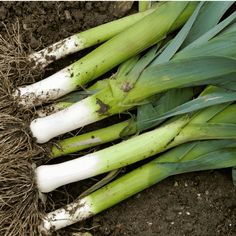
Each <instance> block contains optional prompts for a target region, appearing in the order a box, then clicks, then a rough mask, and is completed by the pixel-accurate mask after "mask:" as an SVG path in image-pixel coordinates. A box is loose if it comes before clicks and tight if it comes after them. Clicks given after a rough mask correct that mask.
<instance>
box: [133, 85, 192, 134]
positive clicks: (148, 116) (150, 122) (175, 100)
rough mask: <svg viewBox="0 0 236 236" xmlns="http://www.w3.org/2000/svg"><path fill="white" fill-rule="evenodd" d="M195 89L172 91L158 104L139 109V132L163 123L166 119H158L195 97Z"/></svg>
mask: <svg viewBox="0 0 236 236" xmlns="http://www.w3.org/2000/svg"><path fill="white" fill-rule="evenodd" d="M194 94H195V93H194V89H193V88H183V89H172V90H169V91H167V92H165V93H164V94H163V95H162V96H161V97H160V98H159V99H158V100H157V101H156V102H153V103H149V104H145V105H142V106H139V107H138V111H137V130H138V131H139V132H141V131H143V130H147V129H150V128H152V127H154V126H157V125H159V124H160V123H162V122H163V121H164V120H165V118H164V119H158V120H157V119H156V118H158V117H160V116H162V115H163V114H165V113H166V112H168V111H170V110H171V109H173V108H175V107H176V106H179V105H180V104H183V103H185V102H186V101H189V100H190V99H192V98H193V96H194Z"/></svg>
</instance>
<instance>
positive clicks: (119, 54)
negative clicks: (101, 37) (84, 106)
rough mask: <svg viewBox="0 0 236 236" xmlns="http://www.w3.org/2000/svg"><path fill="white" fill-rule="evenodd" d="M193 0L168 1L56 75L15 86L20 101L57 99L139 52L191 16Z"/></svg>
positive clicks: (40, 101) (25, 103) (33, 101)
mask: <svg viewBox="0 0 236 236" xmlns="http://www.w3.org/2000/svg"><path fill="white" fill-rule="evenodd" d="M196 5H197V4H196V3H187V2H167V3H166V4H162V5H161V6H160V7H158V8H157V9H156V10H154V11H153V12H152V13H151V14H149V15H147V16H146V17H144V18H143V19H142V20H141V21H138V22H137V23H136V24H133V25H132V27H129V28H128V29H126V30H124V31H123V32H121V33H120V34H118V35H116V36H115V37H113V38H112V39H110V40H109V41H107V42H106V43H104V44H102V45H101V46H99V47H98V48H96V49H95V50H94V51H92V52H91V53H89V54H88V55H86V56H85V57H83V58H82V59H80V60H79V61H77V62H75V63H74V64H72V65H70V66H69V67H66V68H64V69H63V70H61V71H59V72H57V73H56V74H54V75H52V76H50V77H48V78H46V79H44V80H42V81H39V82H38V83H35V84H33V85H29V86H26V87H21V88H18V91H16V93H15V96H16V98H17V97H19V99H20V100H21V104H23V105H25V106H32V105H34V106H35V105H37V104H40V103H43V102H45V101H50V100H54V99H57V98H59V97H61V96H63V95H65V94H67V93H69V92H72V91H74V90H76V89H78V88H81V87H83V86H84V85H85V84H87V83H88V82H90V81H92V80H94V79H96V78H97V77H99V76H100V75H102V74H104V73H105V72H107V71H109V70H110V69H112V68H114V67H115V66H117V65H118V64H120V63H121V62H123V61H125V60H127V59H128V58H130V57H131V56H133V55H136V54H138V53H139V52H141V51H143V50H144V49H146V48H148V47H150V46H151V45H153V44H155V43H156V42H158V41H160V40H162V39H163V38H165V37H166V35H167V34H168V33H169V32H171V31H173V30H175V29H177V28H179V27H180V26H181V25H182V24H183V23H184V22H185V21H186V19H187V18H188V17H189V15H191V13H192V12H193V10H194V8H195V6H196Z"/></svg>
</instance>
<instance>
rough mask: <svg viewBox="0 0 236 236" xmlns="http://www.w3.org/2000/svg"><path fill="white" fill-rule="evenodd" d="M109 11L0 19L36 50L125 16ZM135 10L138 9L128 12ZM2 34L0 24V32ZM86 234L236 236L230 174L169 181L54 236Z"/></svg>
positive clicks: (29, 5) (19, 10) (93, 8)
mask: <svg viewBox="0 0 236 236" xmlns="http://www.w3.org/2000/svg"><path fill="white" fill-rule="evenodd" d="M114 6H115V3H114V2H0V20H1V21H2V22H3V23H4V24H5V25H6V26H7V27H8V28H10V27H11V25H12V24H13V23H15V22H16V21H17V20H18V21H19V25H20V27H21V33H22V34H23V42H24V43H26V44H28V45H29V46H30V47H31V48H32V49H35V50H36V49H37V50H39V49H41V48H43V47H44V46H46V45H49V44H51V43H53V42H56V41H58V40H60V39H62V38H65V37H67V36H69V35H71V34H73V33H75V32H79V31H81V30H85V29H88V28H90V27H93V26H96V25H99V24H102V23H104V22H108V21H110V20H113V19H115V18H117V17H120V16H122V15H124V14H125V12H119V11H117V9H114ZM135 10H137V4H134V6H133V9H132V10H131V11H135ZM129 13H130V11H127V12H126V14H129ZM4 32H5V30H4V27H3V25H2V24H0V33H3V34H4ZM62 65H63V63H62ZM91 182H93V181H87V182H83V183H82V184H79V185H76V184H73V185H71V192H70V194H72V195H74V196H76V194H77V192H81V190H78V188H81V189H84V188H86V187H87V185H90V184H91ZM67 189H69V187H67ZM62 200H64V199H62ZM58 201H59V199H58ZM86 230H89V231H90V232H91V233H92V234H93V235H95V236H103V235H113V236H118V235H119V236H121V235H130V236H132V235H137V236H156V235H160V236H162V235H163V236H166V235H169V236H172V235H173V236H184V235H186V236H188V235H192V236H198V235H199V236H215V235H219V236H222V235H236V188H235V187H234V186H233V183H232V181H231V173H230V170H221V171H208V172H202V173H191V174H185V175H182V176H176V177H170V178H168V179H166V180H164V181H162V182H161V183H159V184H157V185H156V186H153V187H152V188H150V189H147V190H146V191H143V192H142V193H140V194H138V195H136V196H134V197H132V198H130V199H128V200H126V201H124V202H123V203H121V204H119V205H117V206H115V207H113V208H111V209H109V210H107V211H105V212H103V213H101V214H100V215H98V216H96V217H94V218H93V219H90V220H88V221H86V222H83V223H82V224H77V225H73V226H71V227H69V228H68V229H66V230H65V231H61V232H60V233H58V235H72V232H79V231H86Z"/></svg>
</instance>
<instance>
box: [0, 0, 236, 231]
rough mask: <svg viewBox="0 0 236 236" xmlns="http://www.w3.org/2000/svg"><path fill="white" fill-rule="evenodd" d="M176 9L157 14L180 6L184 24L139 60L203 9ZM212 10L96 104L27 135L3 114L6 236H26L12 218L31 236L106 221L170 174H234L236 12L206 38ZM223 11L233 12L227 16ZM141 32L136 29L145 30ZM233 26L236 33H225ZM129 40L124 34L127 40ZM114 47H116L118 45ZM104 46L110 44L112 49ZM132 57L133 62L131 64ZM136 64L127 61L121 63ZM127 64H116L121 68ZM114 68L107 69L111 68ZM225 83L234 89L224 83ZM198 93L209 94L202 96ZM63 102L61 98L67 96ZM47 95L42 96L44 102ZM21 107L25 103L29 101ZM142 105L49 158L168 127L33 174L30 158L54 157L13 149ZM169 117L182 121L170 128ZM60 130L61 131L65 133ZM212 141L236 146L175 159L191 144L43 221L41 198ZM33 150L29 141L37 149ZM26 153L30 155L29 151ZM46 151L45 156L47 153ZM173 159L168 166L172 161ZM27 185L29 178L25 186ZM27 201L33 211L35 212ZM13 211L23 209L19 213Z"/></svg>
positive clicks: (38, 123) (98, 96) (99, 94)
mask: <svg viewBox="0 0 236 236" xmlns="http://www.w3.org/2000/svg"><path fill="white" fill-rule="evenodd" d="M172 4H174V3H167V4H163V5H161V6H162V7H160V8H158V10H159V14H160V15H162V14H163V12H165V11H167V9H169V6H171V7H170V9H173V11H174V7H173V6H175V7H176V6H178V10H177V7H176V9H175V11H176V15H175V16H174V17H173V19H171V20H170V21H169V23H167V25H166V26H168V27H166V29H165V30H164V29H163V31H161V33H160V34H159V35H158V36H157V35H155V39H154V38H153V39H152V40H153V41H152V42H151V41H148V42H149V45H148V44H145V46H144V44H143V46H142V48H139V49H135V50H136V51H135V50H134V51H133V52H134V54H136V53H137V52H139V50H140V51H141V50H143V49H144V48H146V47H148V46H151V45H153V44H156V42H157V41H160V40H161V39H162V38H161V36H163V35H164V34H165V33H166V32H169V30H170V29H171V28H172V27H173V25H176V24H177V23H176V22H174V21H175V20H176V19H177V18H178V17H179V16H181V15H184V14H183V13H184V12H185V11H186V9H189V7H190V8H191V9H192V8H194V7H193V5H191V4H188V3H179V4H177V3H176V5H175V4H174V5H172ZM212 4H216V3H204V2H202V3H199V4H198V6H197V8H196V9H195V11H194V13H193V14H192V16H191V17H190V18H189V20H188V21H187V23H186V24H185V25H184V27H183V28H182V29H181V30H180V32H179V33H178V34H177V36H176V37H175V38H174V39H173V40H171V41H168V40H166V41H163V40H162V42H160V43H159V44H157V45H155V46H153V47H152V48H151V49H150V50H149V51H148V52H147V53H146V54H145V55H144V56H142V57H141V56H135V57H133V58H131V59H129V60H128V61H127V62H125V63H124V64H123V65H122V66H121V67H120V70H119V71H118V73H117V75H116V77H115V80H114V79H108V80H106V81H105V82H104V84H103V85H102V86H100V87H99V86H98V91H95V94H93V95H92V96H89V97H88V98H86V99H83V100H81V101H79V100H80V99H81V97H80V96H78V98H77V99H78V101H79V102H78V103H74V102H75V101H72V102H70V103H69V105H68V104H67V105H66V106H68V107H67V108H66V109H65V110H62V111H60V112H56V113H55V114H52V115H50V116H46V117H43V118H39V119H36V120H34V121H32V122H31V124H30V126H29V127H28V128H25V124H23V125H21V126H19V122H18V121H19V120H17V118H15V120H14V122H15V123H16V124H17V125H11V126H10V127H7V126H8V124H9V123H7V119H8V118H9V117H10V116H9V115H4V114H1V116H2V117H3V119H2V120H4V122H5V123H3V124H2V127H3V128H2V130H1V136H2V137H3V138H4V140H3V141H2V142H1V143H0V145H1V147H2V150H4V152H5V153H4V154H2V153H1V159H0V161H1V173H2V176H1V178H2V179H1V184H2V185H3V188H2V192H3V194H2V196H3V197H2V201H1V207H0V209H1V210H2V211H3V215H5V216H6V215H8V217H7V218H6V219H3V220H2V222H3V229H2V231H3V232H4V234H5V235H11V233H12V232H19V230H18V231H17V228H16V227H17V226H14V225H13V223H12V222H9V219H13V218H14V217H16V219H18V220H19V221H21V222H23V223H24V225H25V227H22V228H21V230H22V231H21V234H22V233H23V234H24V233H25V231H24V230H26V229H28V230H29V231H30V232H33V231H32V229H35V228H34V227H35V225H36V226H37V225H38V224H39V223H42V224H41V228H40V229H39V231H40V232H47V233H49V232H50V231H51V230H52V229H53V230H56V229H59V228H62V227H65V226H67V225H70V224H72V223H74V222H76V221H78V220H82V219H85V218H87V217H89V216H91V215H94V214H97V213H99V212H100V211H102V210H104V209H106V208H108V207H110V206H112V205H114V204H115V203H117V202H119V201H121V200H123V199H125V198H126V197H128V196H131V195H132V194H135V193H136V192H138V191H141V190H142V189H144V188H146V187H148V186H150V185H151V184H154V183H155V182H158V181H159V180H161V179H163V178H165V177H167V176H169V175H173V174H178V173H183V172H188V171H194V170H202V169H211V168H221V167H229V166H234V165H235V164H236V163H235V158H233V155H234V154H235V150H234V148H235V147H234V144H233V143H234V141H232V139H235V138H236V130H235V129H236V128H235V115H236V106H235V104H234V103H233V102H234V101H235V99H236V96H235V91H234V90H235V89H234V88H235V72H236V71H235V68H236V67H235V65H236V61H235V59H234V58H235V53H234V51H233V50H232V49H233V48H234V46H235V43H236V42H235V24H231V25H230V23H231V22H233V20H234V19H235V17H236V15H235V14H234V13H233V14H232V15H231V16H229V17H228V18H226V19H225V20H224V21H222V22H220V23H219V24H218V21H219V19H220V17H221V16H222V15H223V13H224V12H225V11H226V10H227V9H228V8H229V7H230V6H231V5H232V3H223V2H221V3H217V4H219V5H217V6H218V7H219V6H220V7H221V8H219V9H221V10H220V13H219V12H217V14H216V17H215V18H214V20H213V23H209V24H206V27H205V29H203V30H202V28H201V27H200V28H199V25H200V22H201V19H202V18H204V17H205V16H206V15H204V14H202V13H204V12H208V13H209V11H208V10H209V9H211V7H212ZM195 5H196V4H195ZM195 5H194V6H195ZM163 6H165V7H163ZM222 6H224V10H223V11H222ZM192 10H193V9H192ZM192 10H191V11H192ZM156 11H157V10H155V11H154V12H156ZM177 11H178V14H177ZM160 12H161V13H160ZM200 13H201V14H200ZM152 14H153V15H152ZM152 14H150V15H149V16H151V15H152V16H153V17H154V15H155V14H154V13H152ZM156 14H157V13H156ZM185 14H186V12H185ZM157 15H158V14H157ZM160 15H159V17H160ZM149 16H147V17H149ZM185 17H186V15H185ZM145 18H146V17H145ZM145 18H144V19H145ZM174 18H175V19H174ZM146 19H147V18H146ZM150 19H151V18H150ZM144 22H145V21H144ZM177 22H178V20H177ZM138 23H139V22H138ZM138 23H137V24H135V25H138ZM143 24H144V23H143ZM178 24H179V23H178ZM135 25H134V26H135ZM139 26H140V25H139ZM227 26H228V28H226V27H227ZM164 27H165V26H164ZM131 28H132V27H131ZM131 28H129V29H131ZM225 28H226V29H225ZM193 29H194V30H193ZM164 31H165V33H164ZM191 31H195V33H194V34H192V35H191V34H190V33H191ZM124 32H126V31H124ZM124 32H123V33H121V34H120V35H124ZM155 34H156V33H155ZM119 37H121V36H119V35H118V36H116V37H115V38H113V40H114V41H115V39H117V38H119ZM122 37H124V36H122ZM122 37H121V38H122ZM225 40H228V44H227V45H225ZM114 41H112V40H111V42H114ZM108 42H109V41H108ZM163 44H164V46H163ZM104 45H109V43H108V44H104ZM223 45H224V46H223ZM105 47H106V46H104V48H105ZM98 49H99V48H98ZM222 49H223V50H222ZM99 50H102V49H99ZM99 50H98V51H99ZM177 51H178V52H177ZM176 52H177V53H176ZM175 53H176V54H175ZM132 55H133V54H132V53H131V54H130V55H129V56H128V57H130V56H132ZM128 57H125V56H124V57H122V61H123V60H125V59H127V58H128ZM88 58H89V57H88ZM81 60H83V59H81ZM86 60H87V59H86ZM120 62H121V61H119V62H118V61H116V63H118V64H119V63H120ZM113 65H115V64H113ZM108 67H109V66H107V67H106V68H107V69H108ZM104 68H105V67H104ZM109 68H110V67H109ZM199 68H200V70H199ZM101 71H103V69H101ZM101 71H100V72H101ZM124 71H125V73H124ZM64 72H65V71H64ZM64 72H63V73H64ZM77 72H78V71H77ZM103 72H104V71H103ZM103 72H102V73H103ZM85 74H86V73H85ZM97 75H98V74H97ZM97 75H96V76H97ZM96 76H95V77H96ZM95 77H93V76H92V77H84V78H85V79H84V82H88V81H89V80H90V79H91V78H95ZM81 78H82V77H81ZM226 80H227V82H225V81H226ZM46 81H50V80H46ZM73 81H74V80H73ZM39 83H40V82H39ZM42 83H44V82H42ZM46 83H47V82H46ZM50 83H51V82H50ZM50 83H49V84H50ZM208 84H213V85H217V86H218V87H211V86H209V87H207V88H206V89H205V90H204V91H203V92H202V93H201V94H200V96H198V97H197V98H196V99H194V100H191V99H192V97H193V96H197V94H198V92H199V91H195V90H194V89H192V88H183V87H193V86H197V85H208ZM38 85H39V84H37V86H38ZM77 85H78V84H77ZM33 86H34V85H33ZM33 86H32V87H33ZM32 87H31V88H32ZM95 87H96V86H95ZM220 87H224V88H220ZM28 88H29V87H28ZM74 88H75V85H74V87H73V88H72V89H69V90H68V91H67V92H69V91H72V90H73V89H74ZM177 88H178V89H177ZM180 88H181V89H180ZM199 89H200V91H201V88H199ZM19 91H20V92H21V91H22V90H21V89H20V90H19ZM25 91H26V90H25ZM40 91H42V90H40ZM62 94H64V93H62ZM62 94H59V95H58V96H55V97H53V98H56V97H59V96H61V95H62ZM44 95H45V94H43V93H42V96H44ZM79 95H80V94H79ZM33 96H34V95H33ZM176 96H178V98H179V99H178V101H176V102H175V103H173V104H170V102H169V101H168V99H170V101H174V100H175V99H176ZM26 97H27V96H26ZM76 97H77V96H76ZM50 99H51V98H50ZM176 100H177V99H176ZM21 102H23V103H26V102H25V100H24V99H23V100H22V98H21ZM40 102H41V101H40ZM59 106H60V105H59ZM137 106H138V108H137V118H135V119H130V120H128V121H124V122H122V123H120V124H115V125H113V126H112V127H107V128H105V129H102V130H97V131H92V132H90V133H87V134H84V135H80V136H76V137H72V138H69V139H66V140H61V141H59V142H58V144H57V145H53V146H51V145H50V146H46V148H45V150H46V151H47V152H46V153H47V154H48V156H49V158H53V157H57V156H60V155H65V154H68V153H74V152H76V151H79V150H82V149H83V148H88V147H91V146H93V145H95V144H100V143H104V142H108V141H112V140H115V139H118V138H120V137H123V136H125V135H132V134H135V133H137V132H143V131H145V130H148V129H151V128H152V127H155V126H158V125H159V124H161V123H163V124H162V125H161V126H160V127H157V128H155V129H154V130H151V131H148V132H146V133H144V134H141V135H139V136H136V137H133V138H131V139H129V140H127V141H123V142H121V143H119V144H117V145H114V146H111V147H108V148H106V149H102V150H100V151H98V152H95V153H90V154H88V155H86V156H83V157H80V158H77V159H75V160H72V161H67V162H64V163H61V164H56V165H42V166H39V167H37V168H36V169H35V170H34V169H33V168H32V166H31V161H30V158H31V157H29V156H27V155H28V154H29V150H30V151H31V153H33V154H32V156H37V155H39V157H40V156H42V155H45V150H43V148H44V146H41V147H40V148H41V150H40V151H39V150H38V149H36V150H34V149H33V151H32V146H30V145H29V146H30V147H28V148H25V147H24V148H23V146H22V145H19V144H18V145H17V147H16V148H15V147H14V145H16V144H17V141H16V140H13V141H12V140H11V139H12V136H13V135H15V134H16V133H17V132H20V131H22V130H23V131H24V132H25V133H26V134H27V135H26V136H27V138H25V139H24V138H22V140H24V142H29V139H28V137H29V135H28V133H29V132H28V130H30V132H31V133H32V136H33V137H34V138H35V139H36V141H37V142H38V143H44V142H47V141H48V140H50V139H51V138H53V137H56V136H58V135H60V134H63V133H66V132H69V131H71V130H74V129H76V128H79V127H82V126H84V125H87V124H89V123H92V122H95V121H97V120H101V119H104V118H105V117H108V116H110V115H113V114H117V113H120V112H123V111H125V110H128V109H131V108H133V107H137ZM210 106H211V107H210ZM206 107H207V108H206ZM208 107H209V108H208ZM179 115H181V116H179ZM173 116H174V117H173ZM170 117H173V118H171V119H169V118H170ZM167 119H169V120H167ZM58 124H60V125H59V126H58ZM56 126H57V127H56ZM6 130H7V132H6ZM111 134H112V135H111ZM204 139H229V141H226V140H220V141H214V142H215V143H217V142H219V146H218V147H219V148H218V149H217V150H215V149H214V148H213V149H214V150H213V149H207V148H208V146H211V147H212V145H205V146H204V145H203V147H204V148H203V149H204V150H205V151H203V149H202V148H200V146H201V145H200V144H199V145H200V146H199V150H200V151H199V153H197V154H196V152H193V154H194V155H190V156H189V157H186V158H185V157H183V155H181V157H183V159H181V157H177V156H178V155H176V156H174V157H173V156H172V154H173V153H172V152H174V154H175V150H177V151H176V152H177V153H179V151H178V150H180V152H181V150H183V149H184V150H185V152H186V147H187V149H188V148H190V144H192V143H190V144H186V146H185V145H183V146H179V147H177V148H176V149H172V150H171V151H170V152H167V153H165V154H163V158H162V157H160V159H157V160H156V161H153V162H151V163H150V164H148V165H147V166H145V167H143V168H141V169H140V170H137V171H134V172H131V173H130V174H127V175H125V176H123V177H121V178H120V179H118V180H116V181H115V182H114V183H111V184H109V185H108V186H106V187H105V188H102V189H100V190H98V191H96V192H94V193H92V194H91V195H89V196H88V197H85V198H83V199H80V200H78V201H76V202H75V203H72V204H70V205H69V206H67V207H66V208H63V209H60V210H58V211H56V212H53V213H50V214H48V215H46V216H45V215H44V214H43V215H42V214H41V212H40V214H38V212H37V211H38V209H37V207H38V204H39V200H38V193H39V192H49V191H52V190H54V189H55V188H57V187H59V186H62V185H65V184H68V183H71V182H75V181H79V180H81V179H85V178H89V177H92V176H95V175H98V174H101V173H106V172H109V171H111V170H115V169H117V168H120V167H122V166H126V165H130V164H132V163H134V162H137V161H140V160H142V159H145V158H148V157H151V156H153V155H156V154H158V153H160V152H165V151H166V150H167V149H170V148H173V147H175V146H178V145H180V144H183V143H186V142H190V141H195V140H204ZM5 141H9V142H12V143H11V144H10V145H9V144H8V146H6V145H5V144H4V143H5ZM209 142H210V141H209ZM221 142H222V143H224V145H225V146H227V145H229V148H228V149H227V148H225V149H224V148H223V147H222V146H220V143H221ZM31 143H32V142H31V141H30V142H29V144H31ZM34 144H35V143H34ZM34 144H33V145H34ZM31 145H32V144H31ZM192 145H193V144H192ZM194 145H197V146H196V149H198V144H194ZM194 145H193V146H194ZM182 147H183V149H182ZM191 147H192V146H191ZM25 149H27V150H26V152H25ZM190 149H191V148H190ZM193 149H194V148H193ZM42 150H43V154H42V152H41V151H42ZM201 151H203V152H201ZM171 153H172V154H171ZM190 153H191V152H190ZM219 153H222V156H220V157H219V159H217V160H218V161H216V163H215V165H213V164H212V158H213V157H216V156H217V155H218V154H219ZM174 154H173V155H174ZM208 154H209V155H208ZM216 154H217V155H216ZM24 155H26V156H24ZM170 155H171V157H170ZM6 156H7V157H6ZM166 156H168V157H167V158H166ZM175 157H177V159H176V158H175ZM217 158H218V156H217ZM159 160H160V161H159ZM168 162H170V163H168ZM16 163H17V164H16ZM153 168H154V169H153ZM159 168H160V169H159ZM142 170H144V172H143V171H142ZM153 170H155V171H156V172H155V173H154V172H150V173H153V175H151V177H150V181H149V179H145V178H144V179H143V181H140V178H142V176H145V174H148V175H149V174H150V173H149V171H153ZM9 173H14V174H15V176H16V177H18V179H17V178H15V179H9ZM26 176H27V178H25V177H26ZM135 176H136V177H135ZM31 177H32V178H31ZM134 179H139V181H138V183H136V184H134V183H133V185H132V184H131V182H132V181H134ZM7 181H9V182H7ZM134 182H135V181H134ZM123 184H127V186H131V185H132V186H133V187H130V191H129V193H127V192H126V191H127V190H128V189H127V188H126V189H123V190H122V191H121V189H120V188H121V186H123ZM106 189H107V190H106ZM118 192H119V193H118ZM104 194H105V195H104ZM106 194H108V195H110V194H111V195H112V196H114V198H111V199H109V201H107V204H102V203H101V202H100V201H101V199H103V198H104V197H105V196H106ZM29 196H30V197H29ZM19 198H21V201H22V199H24V201H23V202H21V203H22V204H20V203H19ZM28 199H30V200H29V201H32V202H30V203H29V202H28ZM26 203H28V204H26ZM26 205H28V206H30V207H29V212H31V213H32V212H33V213H32V214H31V215H30V216H29V217H25V214H26V213H25V212H23V209H25V206H26ZM9 206H14V207H13V208H14V209H13V208H12V207H9ZM23 206H24V207H23ZM27 212H28V211H27ZM25 222H26V223H25ZM29 222H31V223H32V222H34V223H35V222H36V224H34V226H32V228H30V227H31V226H30V225H29ZM23 223H22V225H23ZM16 225H17V224H16ZM6 232H7V233H6ZM37 232H38V231H37ZM27 233H28V232H27Z"/></svg>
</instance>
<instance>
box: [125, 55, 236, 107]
mask: <svg viewBox="0 0 236 236" xmlns="http://www.w3.org/2000/svg"><path fill="white" fill-rule="evenodd" d="M235 72H236V60H234V59H232V58H225V57H209V56H207V57H193V58H192V59H191V60H189V59H182V60H173V61H170V62H168V63H164V64H161V65H157V66H152V67H149V68H147V69H146V70H145V71H144V72H143V73H142V75H141V77H140V79H139V80H138V81H137V83H136V86H135V88H134V89H132V90H131V91H130V92H129V93H127V95H126V97H125V99H124V100H123V103H124V104H132V103H133V102H134V101H135V102H137V101H142V100H144V99H145V98H146V97H149V96H152V95H154V94H157V93H159V92H163V91H165V90H169V89H172V88H181V87H191V86H193V85H206V84H217V83H219V82H221V81H222V80H223V79H224V78H223V76H225V75H228V74H230V75H232V77H229V79H230V81H236V76H235Z"/></svg>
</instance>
